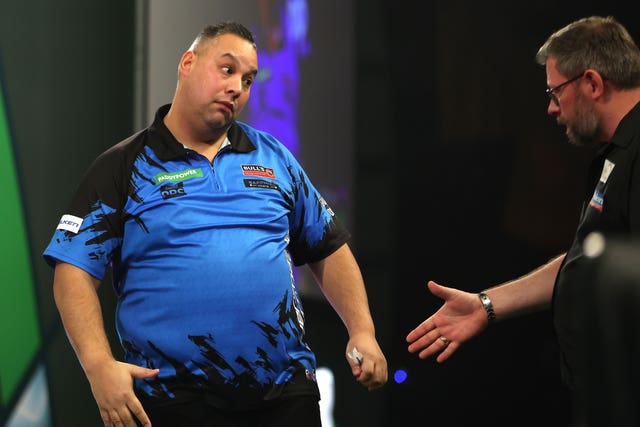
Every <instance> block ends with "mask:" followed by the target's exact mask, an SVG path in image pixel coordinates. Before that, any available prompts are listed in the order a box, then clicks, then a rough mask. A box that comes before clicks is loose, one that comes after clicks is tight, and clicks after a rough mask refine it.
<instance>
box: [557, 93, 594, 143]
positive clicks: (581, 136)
mask: <svg viewBox="0 0 640 427" xmlns="http://www.w3.org/2000/svg"><path fill="white" fill-rule="evenodd" d="M558 124H560V125H564V126H566V127H567V130H566V134H567V138H568V139H569V142H570V143H571V144H573V145H577V146H585V145H593V144H596V143H597V142H598V140H597V134H598V125H599V118H598V114H597V113H596V110H595V108H593V104H590V103H588V102H587V101H586V99H585V97H584V96H582V94H581V93H580V92H579V91H576V97H575V118H574V119H573V120H571V121H565V120H562V119H561V118H560V117H558Z"/></svg>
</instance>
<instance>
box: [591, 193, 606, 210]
mask: <svg viewBox="0 0 640 427" xmlns="http://www.w3.org/2000/svg"><path fill="white" fill-rule="evenodd" d="M603 205H604V193H602V192H601V191H598V189H597V188H596V191H594V192H593V196H592V197H591V201H590V202H589V206H591V207H592V208H594V209H596V210H598V211H600V212H602V207H603Z"/></svg>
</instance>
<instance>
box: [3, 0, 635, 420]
mask: <svg viewBox="0 0 640 427" xmlns="http://www.w3.org/2000/svg"><path fill="white" fill-rule="evenodd" d="M355 5H356V7H355V13H354V16H355V22H354V23H353V25H354V28H355V34H356V40H355V48H356V49H355V50H356V57H355V58H354V59H355V64H356V77H355V83H356V92H355V94H354V99H355V110H356V111H355V123H354V130H355V132H354V134H355V141H354V143H355V155H354V159H355V165H354V166H355V168H354V187H353V188H354V190H353V194H354V197H355V199H354V213H353V227H352V228H353V233H354V236H355V238H354V242H353V249H354V252H355V253H356V256H357V258H358V260H359V262H360V265H361V268H362V270H363V274H364V276H365V280H366V282H367V287H368V292H369V298H370V304H371V308H372V312H373V315H374V319H375V321H376V327H377V332H378V337H379V340H380V343H381V345H382V347H383V350H384V352H385V354H386V356H387V359H388V362H389V369H390V381H389V383H388V384H387V386H385V388H384V389H382V390H379V391H377V392H374V393H368V392H366V391H364V390H363V389H362V388H361V387H360V386H358V385H356V384H354V382H353V381H352V379H351V378H350V377H349V372H348V370H347V367H346V364H345V363H344V360H343V355H342V352H343V350H344V349H343V345H344V343H345V342H346V341H345V337H344V335H343V334H344V332H343V331H344V329H343V327H342V325H341V324H340V321H339V319H338V318H337V317H336V316H335V314H334V313H333V312H332V311H331V309H330V308H329V307H328V306H327V305H326V304H323V303H321V302H318V301H316V300H313V299H311V300H309V301H307V302H305V304H306V308H307V318H308V328H309V335H310V337H311V345H312V346H313V347H314V349H315V350H316V352H317V354H318V358H319V361H321V362H327V363H328V364H330V365H333V366H337V368H336V386H337V401H336V403H335V418H336V420H337V422H338V425H339V427H358V426H367V427H377V426H396V425H397V426H421V425H441V424H444V423H445V422H446V423H447V424H446V425H455V426H464V425H478V424H480V425H485V424H486V425H493V426H513V425H517V426H539V425H545V426H567V425H569V422H570V419H571V413H570V406H569V396H568V394H567V392H566V390H564V388H563V387H562V386H561V384H560V377H559V369H558V359H557V358H558V353H557V347H556V344H555V339H554V336H553V330H552V324H551V318H550V315H549V313H541V314H536V315H531V316H528V317H524V318H521V319H514V320H511V321H509V322H506V323H499V324H497V325H495V326H494V327H492V328H491V329H489V330H487V331H486V332H485V333H484V334H483V335H482V336H480V337H478V338H477V339H475V340H473V341H471V342H469V343H467V344H465V345H464V346H463V347H462V348H461V349H460V350H459V351H458V352H457V353H456V354H455V356H454V357H453V358H452V359H450V360H449V361H447V362H446V363H444V364H437V363H436V362H435V360H433V359H429V360H418V359H417V357H416V356H414V355H410V354H408V353H407V351H406V344H405V341H404V338H405V336H406V334H407V333H408V332H409V331H410V330H411V329H412V328H413V327H415V326H416V325H417V324H418V323H420V322H421V321H422V320H424V319H425V318H426V317H427V316H428V315H429V314H430V313H432V312H433V311H434V310H436V309H437V307H439V304H440V302H439V301H438V300H437V299H436V298H435V297H433V296H431V295H430V294H429V292H428V290H427V288H426V282H427V280H429V279H433V280H436V281H439V282H440V283H442V284H445V285H450V286H454V287H458V288H461V289H465V290H468V291H473V292H475V291H479V290H481V289H484V288H486V287H489V286H492V285H494V284H497V283H499V282H502V281H505V280H509V279H513V278H515V277H517V276H519V275H522V274H524V273H526V272H528V271H529V270H531V269H533V268H535V267H537V266H538V265H540V264H542V263H544V262H546V261H547V260H549V259H550V258H551V257H553V256H555V255H557V254H559V253H560V252H562V251H563V250H564V249H565V248H567V246H568V245H569V243H570V241H571V238H572V234H573V230H574V228H575V226H576V224H577V214H578V211H579V203H580V199H581V196H582V194H583V191H584V189H583V181H584V176H585V165H586V161H587V153H586V152H585V151H584V149H579V148H576V147H573V146H571V145H569V144H568V143H567V142H566V139H565V137H564V134H563V130H562V129H560V128H558V127H557V126H556V124H555V121H554V120H553V119H552V118H551V117H549V116H547V115H546V108H547V99H546V98H545V96H544V89H545V88H546V82H545V73H544V69H543V68H542V67H540V66H538V65H537V64H535V62H534V59H533V58H534V55H535V53H536V51H537V48H538V47H539V46H540V44H542V43H543V42H544V40H545V39H546V37H547V36H548V35H549V34H550V33H551V32H553V31H555V30H556V29H558V28H560V27H561V26H563V25H565V24H567V23H568V22H569V21H571V20H574V19H576V18H579V17H582V16H587V15H591V14H603V15H609V14H611V15H614V16H616V17H617V18H618V19H619V20H620V21H621V22H622V23H623V24H625V25H626V26H627V27H628V28H629V30H630V31H631V32H632V35H633V36H634V38H635V39H636V40H639V39H640V37H639V31H640V25H639V24H638V23H637V22H636V19H635V18H634V16H635V15H633V14H632V13H631V6H630V5H629V3H628V2H624V3H623V2H608V3H607V4H606V6H605V5H600V3H599V2H585V1H580V2H578V1H567V2H552V1H549V0H543V1H537V2H524V3H523V2H507V1H487V2H471V1H456V0H453V1H446V2H444V1H418V0H414V1H409V0H396V1H393V2H387V1H383V0H358V1H356V2H355ZM134 16H135V10H134V2H133V1H131V0H110V1H108V2H84V1H80V0H63V1H56V2H51V1H46V0H34V1H29V2H10V1H8V0H0V48H1V50H0V53H1V57H0V61H1V62H0V72H1V73H2V79H3V81H4V82H8V84H6V86H5V87H4V91H5V98H6V102H7V104H8V105H7V110H8V111H9V119H10V123H11V125H12V129H11V131H12V137H13V142H14V150H15V156H16V162H17V165H18V168H19V169H18V173H19V178H20V182H21V183H22V187H23V198H24V203H25V210H26V214H27V224H28V227H29V234H30V241H31V244H32V252H33V253H32V259H33V260H34V272H35V280H36V285H37V298H38V305H39V311H40V323H41V326H42V330H43V340H44V343H45V345H44V348H43V351H42V354H41V356H40V357H41V358H42V360H43V361H44V363H45V364H46V366H47V375H48V378H47V379H48V382H49V384H50V395H51V405H52V417H53V423H54V426H56V427H57V426H64V427H67V426H94V425H95V426H99V425H101V422H100V419H99V414H98V411H97V408H96V406H95V402H94V401H93V397H92V395H91V392H90V389H89V387H88V384H87V382H86V379H85V377H84V374H83V372H82V370H81V368H80V366H79V364H78V362H77V360H76V358H75V355H74V354H73V350H72V349H71V347H70V345H69V344H68V341H67V339H66V336H65V334H64V331H63V329H62V328H61V325H60V322H59V320H58V315H57V312H56V310H55V307H54V305H53V299H52V295H51V281H52V272H51V270H50V269H48V267H46V266H45V265H44V263H43V262H42V260H41V253H42V250H43V249H44V247H45V246H46V244H47V243H48V241H49V238H50V236H51V232H52V230H53V229H54V227H55V224H56V223H57V221H58V219H59V217H60V215H61V214H62V212H63V210H64V208H65V206H66V203H67V202H68V200H69V197H70V196H71V194H72V192H73V190H74V189H75V185H76V183H77V182H78V180H79V179H80V177H81V174H82V173H83V171H84V170H85V168H86V167H87V165H88V164H89V163H90V162H91V161H92V160H93V158H94V157H95V156H96V155H97V154H98V153H100V152H101V151H103V150H104V149H106V148H107V147H109V146H110V145H112V144H113V143H114V142H115V141H119V140H120V139H122V138H124V137H126V136H128V135H129V134H130V133H131V131H132V129H133V123H132V121H133V102H132V96H133V95H132V94H133V91H134V82H133V77H132V76H133V66H134V64H133V63H132V58H133V57H134V49H135V46H134V43H133V40H134V34H135V28H134V25H135V18H134ZM336 66H339V64H337V65H336ZM303 87H304V85H303ZM301 97H304V91H303V92H302V94H301ZM328 125H330V121H329V122H328ZM328 167H329V166H328ZM101 293H102V294H103V298H104V303H105V306H106V307H107V309H106V310H105V322H107V323H108V324H113V320H112V314H111V311H112V306H113V297H112V292H111V289H109V286H102V288H101ZM111 338H112V339H113V342H114V343H115V342H116V341H115V340H116V337H115V334H114V333H113V335H112V336H111ZM114 348H116V349H117V345H114ZM396 369H405V370H407V371H408V373H409V378H408V380H407V381H406V382H405V383H403V384H396V383H395V382H394V381H393V373H394V371H395V370H396Z"/></svg>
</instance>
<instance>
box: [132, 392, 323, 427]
mask: <svg viewBox="0 0 640 427" xmlns="http://www.w3.org/2000/svg"><path fill="white" fill-rule="evenodd" d="M145 411H146V413H147V415H148V416H149V418H150V419H151V424H152V425H153V427H299V426H305V427H321V426H322V424H321V422H320V405H319V402H318V397H317V396H308V395H305V396H291V397H286V398H279V399H276V400H275V401H274V402H272V404H270V405H268V406H265V407H262V408H259V409H252V410H247V411H227V410H223V409H218V408H215V407H213V406H211V405H208V404H206V403H205V402H202V401H201V400H199V401H193V402H186V403H180V404H174V405H167V406H159V407H152V408H145ZM138 425H139V424H138Z"/></svg>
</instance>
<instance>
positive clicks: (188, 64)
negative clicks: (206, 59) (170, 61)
mask: <svg viewBox="0 0 640 427" xmlns="http://www.w3.org/2000/svg"><path fill="white" fill-rule="evenodd" d="M195 59H196V54H195V52H194V51H192V50H188V51H186V52H185V53H183V54H182V58H180V62H179V63H178V74H179V75H181V76H184V75H187V74H189V72H190V71H191V68H192V67H193V64H194V62H195Z"/></svg>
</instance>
